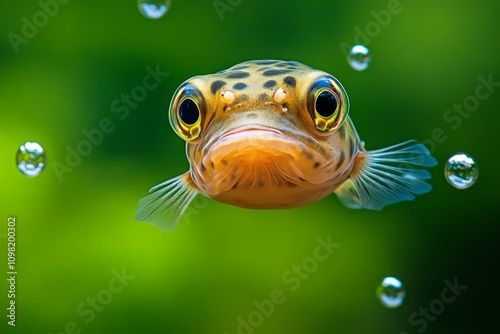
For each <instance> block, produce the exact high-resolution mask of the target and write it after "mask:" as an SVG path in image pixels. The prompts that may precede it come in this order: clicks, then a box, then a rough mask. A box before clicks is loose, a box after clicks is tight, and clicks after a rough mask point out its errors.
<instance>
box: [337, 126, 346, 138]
mask: <svg viewBox="0 0 500 334" xmlns="http://www.w3.org/2000/svg"><path fill="white" fill-rule="evenodd" d="M338 132H339V136H340V139H345V127H344V126H341V127H340V129H339V130H338Z"/></svg>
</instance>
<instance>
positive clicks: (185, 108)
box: [179, 98, 200, 125]
mask: <svg viewBox="0 0 500 334" xmlns="http://www.w3.org/2000/svg"><path fill="white" fill-rule="evenodd" d="M199 117H200V109H199V108H198V106H197V105H196V102H194V101H193V100H192V99H190V98H187V99H185V100H184V101H182V102H181V105H180V106H179V118H180V120H181V121H182V122H183V123H184V124H186V125H192V124H194V123H196V121H197V120H198V118H199Z"/></svg>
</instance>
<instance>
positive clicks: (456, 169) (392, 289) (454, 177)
mask: <svg viewBox="0 0 500 334" xmlns="http://www.w3.org/2000/svg"><path fill="white" fill-rule="evenodd" d="M170 5H171V0H138V1H137V6H138V8H139V12H140V13H141V14H142V15H144V17H146V18H148V19H159V18H161V17H163V16H164V15H165V14H166V13H167V12H168V10H169V9H170ZM347 61H348V63H349V65H350V66H351V67H352V68H353V69H354V70H356V71H364V70H366V69H367V68H368V66H369V65H370V61H371V55H370V50H369V49H368V48H367V47H366V46H364V45H360V44H357V45H354V46H353V47H352V48H351V50H350V52H349V56H348V59H347ZM46 160H47V156H46V154H45V151H44V149H43V147H42V146H41V145H40V144H38V143H36V142H26V143H24V144H22V145H21V146H20V147H19V150H18V152H17V156H16V163H17V168H18V169H19V170H20V171H21V173H23V174H24V175H26V176H30V177H33V176H37V175H39V174H40V173H41V172H42V171H43V169H44V168H45V165H46ZM478 175H479V168H478V166H477V163H476V161H475V160H474V158H473V157H472V156H470V155H468V154H466V153H457V154H454V155H453V156H452V157H451V158H450V159H448V161H447V162H446V166H445V177H446V180H447V181H448V182H449V183H450V184H451V185H452V186H453V187H455V188H457V189H467V188H469V187H471V186H472V185H473V184H474V183H475V182H476V180H477V178H478ZM376 295H377V299H378V300H379V301H380V303H381V304H382V305H383V306H385V307H387V308H390V309H393V308H398V307H400V306H401V305H402V304H403V302H404V300H405V296H406V290H405V288H404V286H403V283H402V282H401V281H400V280H399V279H397V278H396V277H391V276H388V277H385V278H384V279H382V282H380V284H379V285H378V286H377V289H376Z"/></svg>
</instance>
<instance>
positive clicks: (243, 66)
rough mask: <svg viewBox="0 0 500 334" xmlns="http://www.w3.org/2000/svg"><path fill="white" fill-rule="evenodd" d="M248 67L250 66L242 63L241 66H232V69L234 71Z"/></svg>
mask: <svg viewBox="0 0 500 334" xmlns="http://www.w3.org/2000/svg"><path fill="white" fill-rule="evenodd" d="M247 68H248V66H246V65H240V66H235V67H231V68H230V69H231V70H233V71H239V70H244V69H247Z"/></svg>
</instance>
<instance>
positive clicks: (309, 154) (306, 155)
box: [302, 150, 313, 160]
mask: <svg viewBox="0 0 500 334" xmlns="http://www.w3.org/2000/svg"><path fill="white" fill-rule="evenodd" d="M302 154H304V155H305V157H306V158H307V159H309V160H311V159H312V158H313V155H312V154H311V153H309V152H307V151H305V150H303V151H302Z"/></svg>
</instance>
